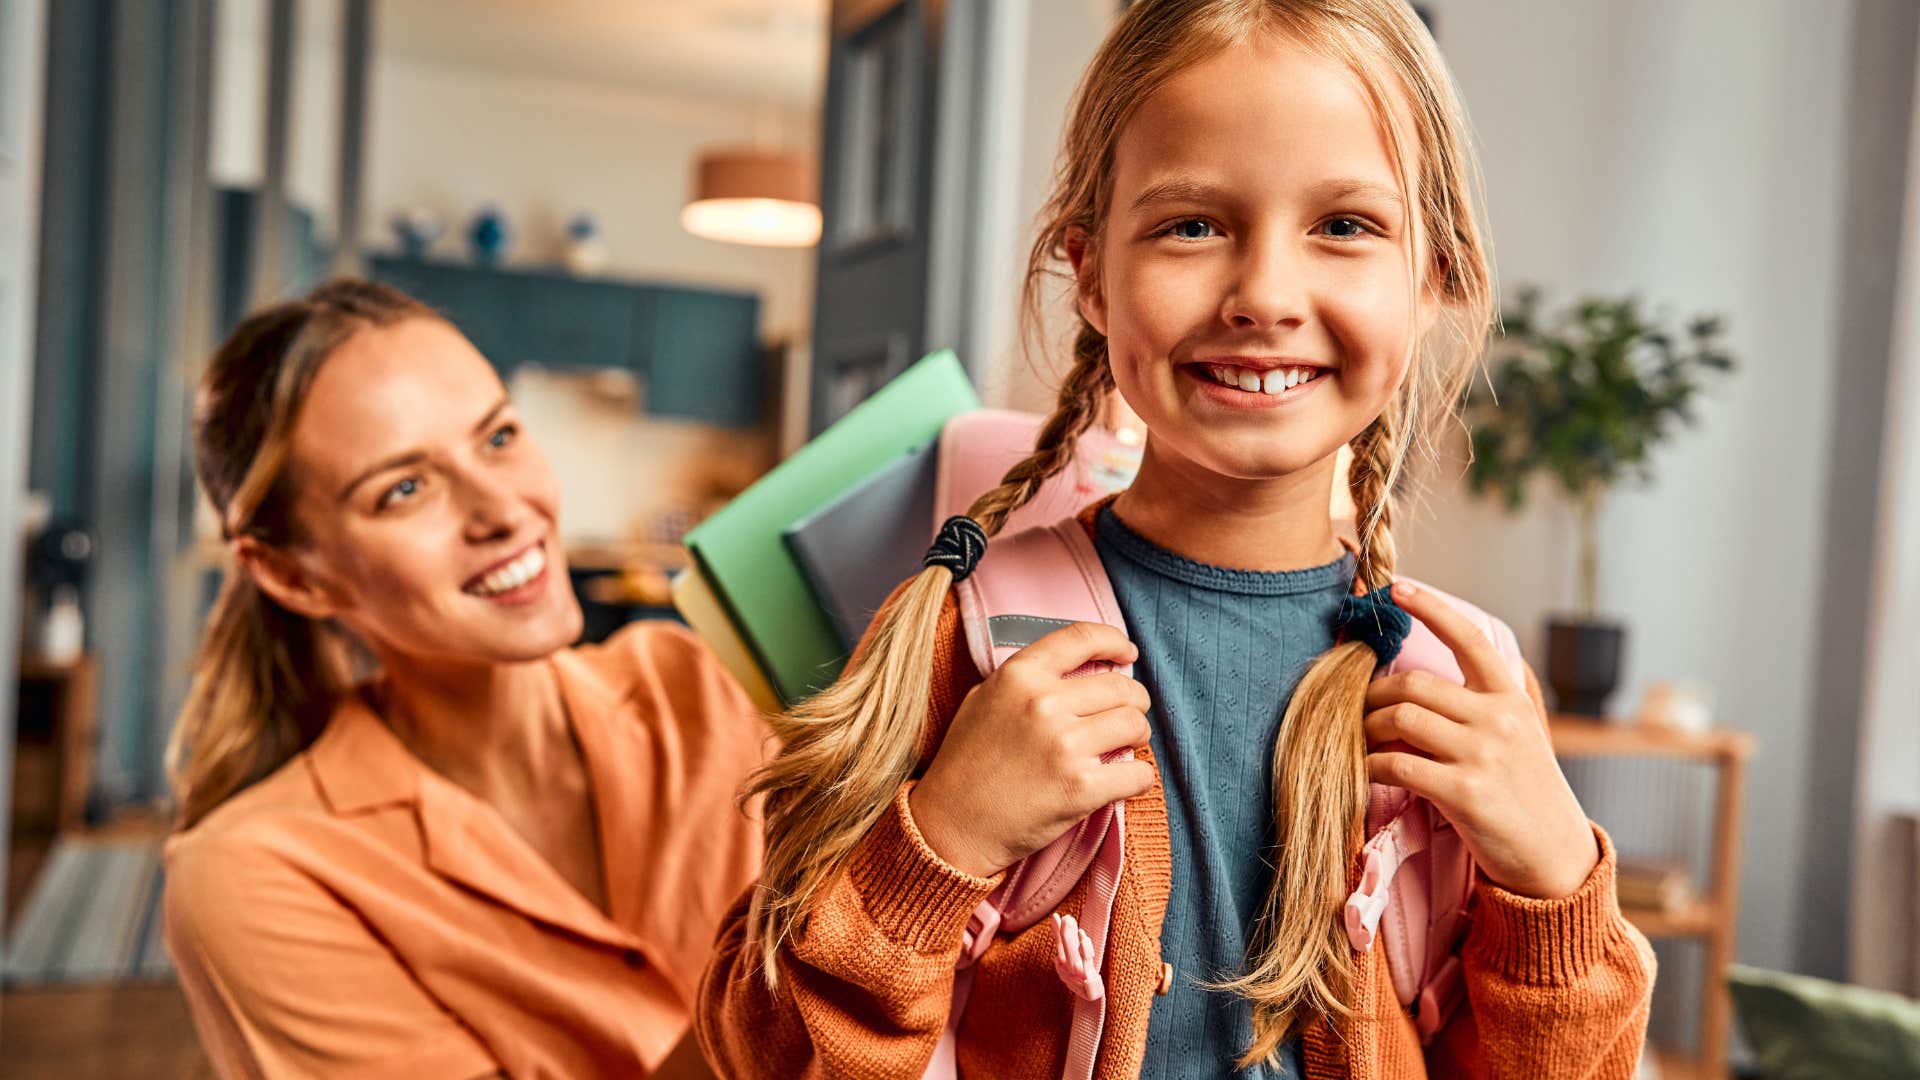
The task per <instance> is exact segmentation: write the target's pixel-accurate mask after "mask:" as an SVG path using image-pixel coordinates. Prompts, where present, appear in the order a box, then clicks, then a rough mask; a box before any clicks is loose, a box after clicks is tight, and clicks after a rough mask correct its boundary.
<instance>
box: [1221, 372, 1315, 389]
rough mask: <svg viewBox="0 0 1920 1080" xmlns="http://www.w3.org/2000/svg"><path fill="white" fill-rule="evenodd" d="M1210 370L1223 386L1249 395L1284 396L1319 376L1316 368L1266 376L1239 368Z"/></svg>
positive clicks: (1266, 374)
mask: <svg viewBox="0 0 1920 1080" xmlns="http://www.w3.org/2000/svg"><path fill="white" fill-rule="evenodd" d="M1208 370H1209V371H1210V372H1212V373H1213V377H1214V380H1215V381H1217V382H1219V383H1220V384H1221V385H1222V386H1231V387H1235V388H1237V389H1240V390H1244V391H1246V392H1247V393H1249V394H1284V393H1286V392H1287V391H1288V390H1291V389H1293V388H1294V387H1296V386H1299V385H1300V384H1301V383H1304V382H1308V381H1311V380H1312V379H1313V378H1314V377H1315V376H1316V375H1318V374H1319V371H1318V370H1316V369H1314V368H1274V369H1273V370H1272V371H1269V372H1266V373H1265V374H1261V373H1260V372H1258V371H1250V370H1248V369H1246V368H1238V367H1209V368H1208Z"/></svg>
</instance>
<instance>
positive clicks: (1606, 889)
mask: <svg viewBox="0 0 1920 1080" xmlns="http://www.w3.org/2000/svg"><path fill="white" fill-rule="evenodd" d="M1590 824H1591V823H1590ZM1593 835H1594V837H1595V839H1597V840H1598V841H1599V842H1600V862H1599V863H1598V864H1597V865H1595V866H1594V868H1593V872H1592V873H1590V874H1588V875H1587V880H1586V881H1585V882H1583V883H1582V884H1581V886H1580V887H1579V888H1578V889H1575V890H1574V891H1573V892H1572V893H1570V894H1568V895H1566V896H1563V897H1560V898H1559V899H1557V900H1539V899H1535V898H1533V897H1528V896H1521V895H1519V894H1518V893H1513V892H1508V891H1507V890H1506V889H1503V888H1501V887H1500V886H1498V885H1495V884H1493V883H1492V882H1490V881H1482V882H1481V883H1480V884H1479V886H1478V888H1477V890H1476V892H1477V895H1478V897H1479V904H1478V910H1477V911H1476V912H1475V914H1474V927H1473V937H1474V938H1476V939H1477V941H1476V942H1475V944H1476V946H1477V948H1476V949H1475V950H1474V951H1476V952H1477V953H1478V954H1479V957H1478V958H1479V959H1480V961H1481V962H1482V963H1484V964H1485V965H1487V967H1489V968H1490V969H1492V971H1494V972H1495V973H1497V974H1499V975H1501V976H1503V977H1505V978H1507V979H1511V980H1513V981H1514V982H1518V983H1524V984H1528V985H1534V986H1557V985H1567V984H1570V983H1573V982H1575V981H1577V980H1579V979H1581V978H1582V977H1584V976H1586V975H1587V974H1588V973H1589V972H1591V971H1593V970H1594V969H1595V968H1596V967H1597V966H1598V965H1600V964H1601V963H1602V961H1603V959H1604V958H1605V957H1606V955H1607V953H1608V952H1609V951H1610V950H1612V949H1615V948H1617V947H1620V945H1621V943H1622V942H1623V941H1625V940H1626V939H1625V937H1624V935H1625V934H1626V933H1627V932H1629V928H1628V926H1627V921H1626V918H1625V916H1623V915H1621V913H1620V900H1619V896H1618V894H1617V893H1616V892H1615V889H1614V869H1615V865H1616V859H1617V857H1616V855H1615V853H1614V849H1613V840H1612V839H1611V838H1609V837H1608V836H1607V833H1606V830H1604V829H1602V828H1601V827H1600V826H1598V825H1594V826H1593Z"/></svg>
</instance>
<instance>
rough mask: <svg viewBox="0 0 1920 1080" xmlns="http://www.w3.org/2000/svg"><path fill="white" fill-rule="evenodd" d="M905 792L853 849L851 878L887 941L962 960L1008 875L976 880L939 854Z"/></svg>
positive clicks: (907, 788)
mask: <svg viewBox="0 0 1920 1080" xmlns="http://www.w3.org/2000/svg"><path fill="white" fill-rule="evenodd" d="M912 791H913V781H908V782H907V783H905V784H902V785H901V786H900V791H899V792H898V794H896V795H895V796H894V799H893V807H892V809H891V810H890V811H889V812H887V813H885V814H882V815H881V816H880V820H879V821H878V822H876V823H875V824H874V826H873V828H872V829H871V830H870V831H869V832H868V833H867V835H866V837H865V838H864V839H862V840H861V841H860V844H859V846H858V847H856V848H855V849H854V852H853V858H852V861H851V862H850V863H849V864H848V866H847V878H848V880H849V882H850V883H851V884H852V885H853V889H854V892H855V893H856V894H857V895H858V896H859V897H860V904H861V906H862V907H863V908H865V909H866V912H867V916H868V917H869V918H871V919H872V920H873V923H874V926H875V927H876V928H877V929H878V930H879V931H880V932H881V933H882V934H884V935H886V937H887V939H888V940H890V941H893V942H897V943H899V944H901V945H904V946H906V947H907V948H910V949H913V950H914V951H916V952H920V953H924V954H929V955H942V954H946V953H953V954H956V955H957V954H958V952H959V949H960V938H961V935H962V934H963V933H965V931H966V929H967V920H968V918H970V917H971V916H972V915H973V909H974V908H976V907H979V906H980V901H982V900H985V899H986V898H987V894H989V893H991V892H993V890H994V889H995V888H997V887H999V885H1000V881H1001V879H1002V878H1003V877H1004V876H1005V875H1004V874H995V875H993V876H992V877H984V878H983V877H974V876H973V875H972V874H969V873H966V872H965V871H962V870H959V869H956V868H954V867H953V866H950V865H948V864H947V862H946V860H944V859H942V858H940V856H938V855H936V854H934V852H933V849H932V848H931V847H928V846H927V841H926V839H925V838H924V837H922V836H921V835H920V829H919V827H918V826H916V825H915V824H914V823H913V812H912V810H911V809H910V808H909V807H908V805H907V796H908V795H909V794H910V793H911V792H912Z"/></svg>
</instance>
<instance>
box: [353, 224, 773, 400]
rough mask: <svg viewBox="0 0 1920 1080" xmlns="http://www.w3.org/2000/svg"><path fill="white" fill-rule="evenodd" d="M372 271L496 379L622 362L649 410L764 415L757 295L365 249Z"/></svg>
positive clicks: (614, 364) (763, 385) (765, 394)
mask: <svg viewBox="0 0 1920 1080" xmlns="http://www.w3.org/2000/svg"><path fill="white" fill-rule="evenodd" d="M367 273H368V275H369V276H371V277H372V278H373V279H374V280H376V281H384V282H386V283H388V284H390V285H393V286H396V287H398V288H400V289H404V290H405V291H406V292H408V293H410V294H412V295H413V296H415V297H418V298H419V299H420V300H422V301H424V302H426V303H428V304H431V305H433V306H434V307H435V308H436V309H438V310H439V311H440V312H441V313H443V314H445V315H446V316H447V317H448V318H449V319H451V320H453V323H454V325H456V326H458V327H460V329H461V330H462V331H463V332H464V333H465V334H466V335H467V337H468V338H469V339H471V340H472V341H473V343H474V345H475V346H476V347H478V348H479V350H480V351H481V352H482V353H485V354H486V356H487V358H488V359H489V360H491V361H493V364H494V366H495V367H497V368H499V369H500V372H501V374H502V376H503V377H504V376H505V375H508V374H510V373H511V372H512V371H513V369H514V368H516V367H518V366H520V365H521V364H529V363H532V364H540V365H543V366H546V367H554V368H570V367H616V368H625V369H627V370H629V371H632V372H633V373H634V374H636V375H638V376H640V377H641V378H642V379H643V380H644V381H645V383H646V402H647V412H649V413H652V414H655V415H660V416H678V417H684V418H687V419H691V420H701V421H705V422H707V423H710V424H720V425H723V426H727V427H751V426H754V425H756V424H758V423H760V421H761V419H762V416H763V412H764V403H765V401H766V400H767V397H768V394H767V388H766V385H765V381H766V367H765V362H764V357H763V353H762V351H761V348H760V343H759V323H760V298H759V297H758V296H756V295H754V294H752V293H740V292H726V291H720V290H714V289H700V288H689V287H685V286H677V285H660V284H653V283H650V282H628V281H616V280H609V279H604V278H600V279H594V278H574V277H569V276H567V275H565V274H559V273H549V272H544V271H539V270H523V269H519V268H511V269H509V268H498V267H486V266H472V265H463V264H460V263H447V262H432V261H424V260H419V259H405V258H397V257H392V256H375V257H373V258H371V259H369V260H368V264H367Z"/></svg>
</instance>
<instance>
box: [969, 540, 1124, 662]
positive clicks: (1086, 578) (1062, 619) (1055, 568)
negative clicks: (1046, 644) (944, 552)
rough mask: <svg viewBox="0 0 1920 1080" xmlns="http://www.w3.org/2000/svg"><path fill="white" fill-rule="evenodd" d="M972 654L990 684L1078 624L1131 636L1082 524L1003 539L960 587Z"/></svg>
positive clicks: (1102, 567) (990, 548)
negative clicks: (1010, 663)
mask: <svg viewBox="0 0 1920 1080" xmlns="http://www.w3.org/2000/svg"><path fill="white" fill-rule="evenodd" d="M954 597H955V599H956V600H957V601H958V603H959V605H960V624H961V628H962V630H963V632H964V633H965V634H966V638H967V652H968V653H969V654H970V655H971V656H972V657H973V663H974V666H975V667H977V668H979V669H980V674H981V676H982V677H984V676H987V675H991V674H993V672H994V671H995V670H996V669H998V668H999V666H1000V665H1001V664H1003V663H1006V660H1007V658H1008V657H1010V656H1012V655H1013V654H1014V653H1016V652H1019V651H1020V650H1021V649H1023V648H1025V647H1026V646H1028V645H1031V644H1033V643H1034V642H1035V641H1038V640H1039V639H1040V638H1042V637H1044V636H1046V635H1047V634H1049V633H1051V632H1052V631H1054V630H1058V629H1059V628H1061V627H1063V626H1065V625H1067V624H1068V623H1076V622H1092V623H1105V624H1107V625H1108V626H1111V627H1115V628H1116V629H1119V630H1122V631H1124V630H1125V629H1126V622H1125V620H1124V619H1123V618H1122V616H1121V614H1120V603H1119V601H1117V600H1116V599H1114V595H1113V586H1112V585H1111V584H1110V583H1109V582H1108V581H1107V571H1106V568H1105V567H1104V566H1102V565H1101V563H1100V555H1099V553H1098V552H1097V551H1095V550H1094V547H1093V538H1092V537H1090V536H1088V535H1087V530H1086V527H1085V526H1083V525H1081V524H1080V521H1079V519H1078V518H1071V517H1069V518H1062V519H1061V520H1059V521H1056V522H1054V523H1053V524H1052V525H1047V526H1042V527H1038V528H1032V529H1022V530H1021V531H1019V532H1016V533H1013V534H1011V535H1008V536H997V537H995V538H994V539H993V541H992V542H991V543H989V544H988V545H987V551H986V554H985V555H983V556H982V557H981V559H980V565H979V566H978V567H976V568H975V569H974V571H973V573H971V574H969V575H967V578H966V580H964V581H962V582H960V583H959V584H958V585H956V586H954Z"/></svg>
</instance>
